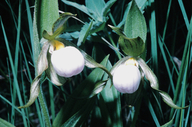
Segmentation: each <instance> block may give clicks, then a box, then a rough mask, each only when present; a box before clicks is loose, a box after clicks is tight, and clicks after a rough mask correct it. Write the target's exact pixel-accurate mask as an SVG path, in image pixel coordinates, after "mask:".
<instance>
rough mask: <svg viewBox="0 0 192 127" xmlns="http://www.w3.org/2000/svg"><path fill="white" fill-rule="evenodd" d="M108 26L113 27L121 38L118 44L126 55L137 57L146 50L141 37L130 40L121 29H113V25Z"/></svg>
mask: <svg viewBox="0 0 192 127" xmlns="http://www.w3.org/2000/svg"><path fill="white" fill-rule="evenodd" d="M108 26H109V27H111V28H112V29H113V30H114V31H115V32H116V33H117V34H118V35H119V36H120V37H119V40H118V42H119V45H120V47H121V49H122V50H123V52H124V53H125V54H127V55H129V56H133V57H135V56H139V55H141V54H142V53H143V51H144V50H145V43H144V42H143V40H142V39H141V38H140V37H136V38H128V37H126V35H125V34H124V33H123V31H122V29H121V28H118V27H113V26H111V25H108Z"/></svg>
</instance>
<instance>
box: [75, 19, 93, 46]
mask: <svg viewBox="0 0 192 127" xmlns="http://www.w3.org/2000/svg"><path fill="white" fill-rule="evenodd" d="M92 25H93V20H92V21H91V22H90V23H89V24H87V23H85V25H84V26H83V27H82V28H81V32H80V33H79V39H78V42H77V46H80V45H81V43H82V42H83V43H84V42H85V40H86V38H87V36H88V35H89V31H90V29H91V27H92Z"/></svg>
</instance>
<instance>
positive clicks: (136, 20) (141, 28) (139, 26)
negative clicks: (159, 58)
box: [124, 0, 147, 42]
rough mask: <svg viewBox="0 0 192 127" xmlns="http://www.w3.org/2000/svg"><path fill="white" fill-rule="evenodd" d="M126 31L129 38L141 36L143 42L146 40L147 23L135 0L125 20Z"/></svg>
mask: <svg viewBox="0 0 192 127" xmlns="http://www.w3.org/2000/svg"><path fill="white" fill-rule="evenodd" d="M124 33H125V35H126V36H127V37H128V38H137V37H140V38H141V39H142V40H143V42H145V41H146V36H147V25H146V22H145V18H144V16H143V14H142V12H141V11H140V9H139V7H138V6H137V4H136V2H135V0H133V1H132V4H131V8H130V10H129V12H128V15H127V18H126V21H125V26H124Z"/></svg>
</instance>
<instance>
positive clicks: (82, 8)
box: [62, 0, 93, 18]
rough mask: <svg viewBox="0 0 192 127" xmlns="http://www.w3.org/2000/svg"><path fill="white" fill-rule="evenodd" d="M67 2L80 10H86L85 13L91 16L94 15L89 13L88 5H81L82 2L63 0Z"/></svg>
mask: <svg viewBox="0 0 192 127" xmlns="http://www.w3.org/2000/svg"><path fill="white" fill-rule="evenodd" d="M62 1H63V2H64V3H65V4H67V5H69V6H73V7H75V8H77V9H79V10H81V11H82V12H84V13H85V14H87V15H89V16H90V17H91V18H93V17H92V15H91V14H90V13H89V11H88V10H87V7H85V6H84V5H80V4H77V3H76V2H71V1H68V0H62Z"/></svg>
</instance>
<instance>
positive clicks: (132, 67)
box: [113, 58, 141, 93]
mask: <svg viewBox="0 0 192 127" xmlns="http://www.w3.org/2000/svg"><path fill="white" fill-rule="evenodd" d="M140 81H141V73H140V71H139V69H138V64H137V62H136V60H134V59H133V58H130V59H128V60H127V61H126V62H125V63H123V64H121V65H120V66H119V67H118V68H117V69H116V70H115V72H114V74H113V85H114V86H115V88H116V89H117V90H118V91H119V92H121V93H134V92H135V91H136V90H137V89H138V88H139V84H140Z"/></svg>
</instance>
